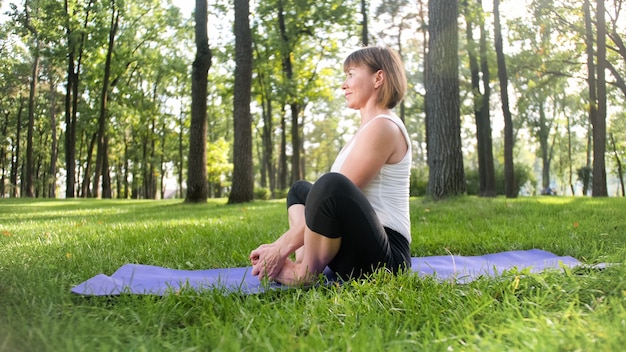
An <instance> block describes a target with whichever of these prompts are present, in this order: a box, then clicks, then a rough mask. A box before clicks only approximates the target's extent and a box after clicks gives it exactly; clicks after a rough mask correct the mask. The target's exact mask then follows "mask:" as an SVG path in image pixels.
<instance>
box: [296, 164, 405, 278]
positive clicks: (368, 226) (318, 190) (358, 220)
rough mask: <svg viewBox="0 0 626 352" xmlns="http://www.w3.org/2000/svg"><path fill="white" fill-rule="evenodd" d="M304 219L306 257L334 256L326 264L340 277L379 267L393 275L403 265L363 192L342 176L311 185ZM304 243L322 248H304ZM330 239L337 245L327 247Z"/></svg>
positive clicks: (320, 258) (323, 258)
mask: <svg viewBox="0 0 626 352" xmlns="http://www.w3.org/2000/svg"><path fill="white" fill-rule="evenodd" d="M305 219H306V224H307V229H308V230H310V232H308V233H307V232H305V233H307V236H306V237H305V257H307V253H308V252H309V250H312V251H315V250H317V251H318V253H315V254H309V256H313V257H314V258H317V259H319V260H328V259H329V254H334V256H333V257H332V258H330V260H329V261H328V262H327V264H328V266H329V267H330V268H331V269H332V270H333V271H335V272H336V273H338V274H339V275H340V276H341V277H344V278H347V277H350V276H356V277H358V276H360V275H362V274H365V273H369V272H372V271H373V270H375V269H376V268H378V267H380V266H387V267H389V269H390V270H394V271H395V270H397V267H398V266H399V265H401V264H402V263H399V262H398V260H397V258H396V256H395V255H394V253H393V251H392V247H391V245H390V241H389V237H388V235H387V232H386V231H385V228H384V227H383V226H382V224H381V223H380V221H379V219H378V216H377V215H376V212H375V211H374V209H373V208H372V206H371V204H370V203H369V201H368V200H367V198H366V197H365V195H364V194H363V192H361V190H359V189H358V187H356V186H355V185H354V184H353V183H352V182H351V181H350V180H349V179H348V178H346V177H345V176H343V175H341V174H338V173H329V174H326V175H324V176H322V177H321V178H320V179H319V180H318V181H317V182H316V183H315V184H314V185H313V187H312V189H311V191H310V192H309V196H308V198H307V201H306V208H305ZM318 237H321V238H318ZM306 239H309V243H312V244H316V245H321V246H323V247H321V248H320V247H318V248H317V249H316V248H315V247H313V248H311V249H309V248H306V247H307V242H306ZM333 239H338V240H339V241H338V242H337V241H330V242H328V243H327V241H328V240H333ZM337 244H338V245H339V246H338V247H336V246H337ZM335 249H336V252H335ZM322 270H323V268H322Z"/></svg>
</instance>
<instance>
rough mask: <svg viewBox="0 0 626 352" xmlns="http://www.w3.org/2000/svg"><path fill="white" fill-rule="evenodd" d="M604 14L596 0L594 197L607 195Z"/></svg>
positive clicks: (600, 1) (602, 4)
mask: <svg viewBox="0 0 626 352" xmlns="http://www.w3.org/2000/svg"><path fill="white" fill-rule="evenodd" d="M604 19H605V14H604V0H597V8H596V23H597V28H598V32H597V39H596V40H597V43H598V44H597V46H598V50H597V55H598V65H597V92H598V96H597V98H598V113H597V115H596V118H595V119H594V120H592V121H591V123H592V125H593V184H592V190H591V192H592V195H593V196H594V197H606V196H608V191H607V185H606V161H605V155H604V154H605V153H606V79H605V69H606V67H607V64H606V23H605V20H604Z"/></svg>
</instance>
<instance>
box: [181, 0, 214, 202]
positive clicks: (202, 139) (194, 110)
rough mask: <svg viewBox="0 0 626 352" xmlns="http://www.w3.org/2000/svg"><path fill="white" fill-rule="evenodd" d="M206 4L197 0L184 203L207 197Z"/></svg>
mask: <svg viewBox="0 0 626 352" xmlns="http://www.w3.org/2000/svg"><path fill="white" fill-rule="evenodd" d="M207 17H208V8H207V0H196V13H195V22H196V23H195V37H196V58H195V60H194V62H193V67H192V73H191V125H190V127H189V158H188V166H187V167H188V172H187V194H186V196H185V202H188V203H200V202H206V200H207V197H208V183H207V166H206V141H207V86H208V76H209V69H210V68H211V58H212V54H211V49H210V48H209V38H208V35H207V24H208V23H207V22H208V18H207Z"/></svg>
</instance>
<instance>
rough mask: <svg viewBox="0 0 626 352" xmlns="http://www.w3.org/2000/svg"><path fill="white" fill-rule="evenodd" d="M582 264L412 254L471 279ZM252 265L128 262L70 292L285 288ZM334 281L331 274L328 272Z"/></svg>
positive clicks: (525, 257)
mask: <svg viewBox="0 0 626 352" xmlns="http://www.w3.org/2000/svg"><path fill="white" fill-rule="evenodd" d="M580 264H581V263H580V262H579V261H578V260H576V259H574V258H572V257H569V256H565V257H559V256H557V255H555V254H552V253H550V252H546V251H543V250H539V249H531V250H525V251H510V252H501V253H494V254H486V255H481V256H457V255H445V256H432V257H413V258H412V259H411V270H412V271H413V272H415V273H417V274H418V275H419V276H432V277H435V278H436V279H439V280H456V281H457V282H460V283H467V282H470V281H472V280H474V279H476V278H478V277H480V276H496V275H499V274H501V273H502V272H504V271H506V270H510V269H513V268H517V269H518V270H522V269H527V268H530V271H531V272H534V273H538V272H541V271H544V270H546V269H559V268H560V267H561V266H566V267H574V266H578V265H580ZM251 271H252V267H242V268H221V269H207V270H178V269H168V268H163V267H158V266H153V265H142V264H126V265H123V266H122V267H120V268H119V269H118V270H117V271H116V272H114V273H113V274H112V275H111V276H107V275H104V274H99V275H96V276H94V277H92V278H91V279H89V280H87V281H85V282H83V283H81V284H79V285H77V286H75V287H73V288H72V292H73V293H76V294H80V295H86V296H109V295H119V294H151V295H165V294H168V293H175V292H177V291H180V290H181V289H186V288H191V289H194V290H199V291H201V290H213V289H216V290H222V291H224V292H226V293H228V292H240V293H243V294H255V293H261V292H264V291H267V290H272V289H283V288H286V287H285V286H282V285H280V284H276V283H262V282H260V281H259V279H258V278H257V277H255V276H252V274H251V273H250V272H251ZM325 274H326V275H327V277H329V279H330V280H333V277H332V274H330V273H328V272H325Z"/></svg>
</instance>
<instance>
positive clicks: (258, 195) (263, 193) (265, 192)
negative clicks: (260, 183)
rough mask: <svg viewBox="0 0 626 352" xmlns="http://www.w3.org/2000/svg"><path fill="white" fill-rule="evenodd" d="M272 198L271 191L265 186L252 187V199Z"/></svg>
mask: <svg viewBox="0 0 626 352" xmlns="http://www.w3.org/2000/svg"><path fill="white" fill-rule="evenodd" d="M270 198H272V192H271V191H270V190H269V189H268V188H265V187H256V188H254V199H257V200H269V199H270Z"/></svg>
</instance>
